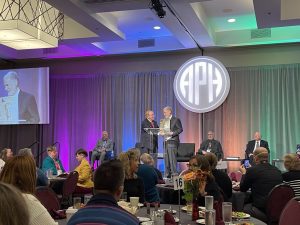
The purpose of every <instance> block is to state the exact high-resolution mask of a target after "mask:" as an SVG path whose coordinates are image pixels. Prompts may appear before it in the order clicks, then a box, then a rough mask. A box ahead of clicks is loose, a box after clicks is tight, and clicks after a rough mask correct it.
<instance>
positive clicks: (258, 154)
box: [253, 147, 269, 163]
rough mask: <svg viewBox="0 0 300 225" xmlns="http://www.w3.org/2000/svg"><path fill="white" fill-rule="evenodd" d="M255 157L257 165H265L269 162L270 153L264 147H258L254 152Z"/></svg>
mask: <svg viewBox="0 0 300 225" xmlns="http://www.w3.org/2000/svg"><path fill="white" fill-rule="evenodd" d="M253 157H254V160H255V162H256V163H263V162H268V161H269V152H268V150H267V149H266V148H264V147H258V148H257V149H255V150H254V152H253Z"/></svg>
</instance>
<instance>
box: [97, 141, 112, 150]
mask: <svg viewBox="0 0 300 225" xmlns="http://www.w3.org/2000/svg"><path fill="white" fill-rule="evenodd" d="M102 147H104V148H105V151H107V152H108V151H113V148H114V142H113V141H112V140H110V139H107V141H106V143H105V141H104V140H103V139H100V140H99V141H98V142H97V144H96V147H95V148H94V151H100V150H101V148H102Z"/></svg>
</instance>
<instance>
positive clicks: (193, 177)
mask: <svg viewBox="0 0 300 225" xmlns="http://www.w3.org/2000/svg"><path fill="white" fill-rule="evenodd" d="M207 176H208V172H206V171H202V170H201V169H200V168H197V167H194V168H192V169H190V171H189V172H187V173H186V174H184V175H183V181H184V188H183V192H184V196H183V198H184V199H185V200H186V202H187V207H188V208H189V207H192V209H191V211H192V219H193V220H197V219H198V218H199V210H198V206H199V205H198V196H199V195H204V194H205V185H206V179H207ZM187 210H189V209H187Z"/></svg>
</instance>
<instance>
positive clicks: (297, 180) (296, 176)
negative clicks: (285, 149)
mask: <svg viewBox="0 0 300 225" xmlns="http://www.w3.org/2000/svg"><path fill="white" fill-rule="evenodd" d="M284 167H285V168H286V170H287V172H285V173H283V174H282V179H283V182H284V183H286V184H289V185H290V186H291V187H292V188H293V190H294V193H295V196H296V197H300V159H299V156H298V155H297V154H287V155H285V156H284Z"/></svg>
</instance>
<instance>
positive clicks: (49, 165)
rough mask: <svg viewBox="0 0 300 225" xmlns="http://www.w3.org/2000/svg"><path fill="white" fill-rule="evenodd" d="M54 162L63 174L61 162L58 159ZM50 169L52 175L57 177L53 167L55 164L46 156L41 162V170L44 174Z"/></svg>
mask: <svg viewBox="0 0 300 225" xmlns="http://www.w3.org/2000/svg"><path fill="white" fill-rule="evenodd" d="M56 161H57V162H58V164H59V166H60V169H61V170H62V172H63V173H64V172H65V169H64V167H63V165H62V163H61V161H60V160H59V159H56ZM49 169H51V170H52V173H53V175H57V169H56V167H55V163H54V160H53V159H52V158H51V157H50V156H47V157H46V158H45V159H44V160H43V164H42V170H43V171H44V173H45V172H46V171H47V170H49Z"/></svg>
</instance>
